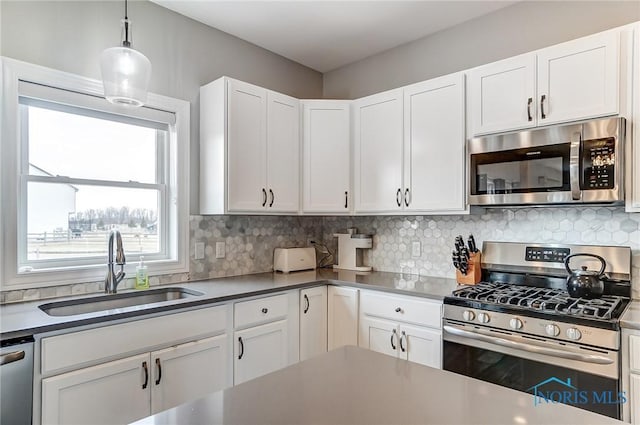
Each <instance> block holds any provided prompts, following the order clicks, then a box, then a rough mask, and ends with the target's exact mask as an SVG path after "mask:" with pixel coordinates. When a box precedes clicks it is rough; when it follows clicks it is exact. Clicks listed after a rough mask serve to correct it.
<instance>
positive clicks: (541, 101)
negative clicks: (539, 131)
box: [540, 94, 547, 119]
mask: <svg viewBox="0 0 640 425" xmlns="http://www.w3.org/2000/svg"><path fill="white" fill-rule="evenodd" d="M546 98H547V95H546V94H543V95H542V96H540V116H541V117H542V119H545V118H547V116H546V115H545V113H544V101H545V99H546Z"/></svg>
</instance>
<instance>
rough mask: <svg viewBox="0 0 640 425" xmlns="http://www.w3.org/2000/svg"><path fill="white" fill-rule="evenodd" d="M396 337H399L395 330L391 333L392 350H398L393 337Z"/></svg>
mask: <svg viewBox="0 0 640 425" xmlns="http://www.w3.org/2000/svg"><path fill="white" fill-rule="evenodd" d="M396 335H397V334H396V330H395V329H394V330H393V331H392V332H391V348H393V349H394V350H395V349H396V345H395V344H394V343H393V337H394V336H396Z"/></svg>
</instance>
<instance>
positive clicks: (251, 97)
mask: <svg viewBox="0 0 640 425" xmlns="http://www.w3.org/2000/svg"><path fill="white" fill-rule="evenodd" d="M227 96H228V103H227V150H228V154H227V179H228V182H227V200H228V210H229V211H239V212H242V211H264V206H263V204H266V199H265V198H266V196H267V192H266V191H267V187H266V181H267V169H266V167H267V161H266V158H267V145H266V134H267V132H266V131H267V123H266V118H267V114H266V111H267V109H266V102H267V92H266V90H265V89H262V88H260V87H257V86H254V85H251V84H247V83H243V82H241V81H236V80H229V83H228V86H227Z"/></svg>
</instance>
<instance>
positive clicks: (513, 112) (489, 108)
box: [468, 53, 537, 135]
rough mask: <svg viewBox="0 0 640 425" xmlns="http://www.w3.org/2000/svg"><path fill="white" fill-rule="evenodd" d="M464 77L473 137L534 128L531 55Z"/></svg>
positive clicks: (534, 114)
mask: <svg viewBox="0 0 640 425" xmlns="http://www.w3.org/2000/svg"><path fill="white" fill-rule="evenodd" d="M468 76H469V77H468V78H469V80H468V81H469V103H470V105H469V110H470V114H471V119H470V121H471V132H472V134H473V135H477V134H487V133H497V132H501V131H507V130H515V129H520V128H528V127H534V126H535V125H536V105H537V104H536V86H535V81H536V56H535V54H533V53H531V54H526V55H520V56H516V57H513V58H509V59H505V60H502V61H499V62H495V63H491V64H489V65H485V66H481V67H478V68H474V69H472V70H471V71H470V72H469V73H468Z"/></svg>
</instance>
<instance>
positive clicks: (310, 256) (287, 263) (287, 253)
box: [273, 247, 316, 273]
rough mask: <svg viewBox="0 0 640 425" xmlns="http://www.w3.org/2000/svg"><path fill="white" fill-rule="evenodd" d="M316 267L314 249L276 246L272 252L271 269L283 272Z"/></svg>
mask: <svg viewBox="0 0 640 425" xmlns="http://www.w3.org/2000/svg"><path fill="white" fill-rule="evenodd" d="M315 268H316V249H315V248H314V247H308V248H276V249H275V250H274V252H273V270H274V271H276V272H277V271H280V272H283V273H289V272H295V271H298V270H309V269H315Z"/></svg>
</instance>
